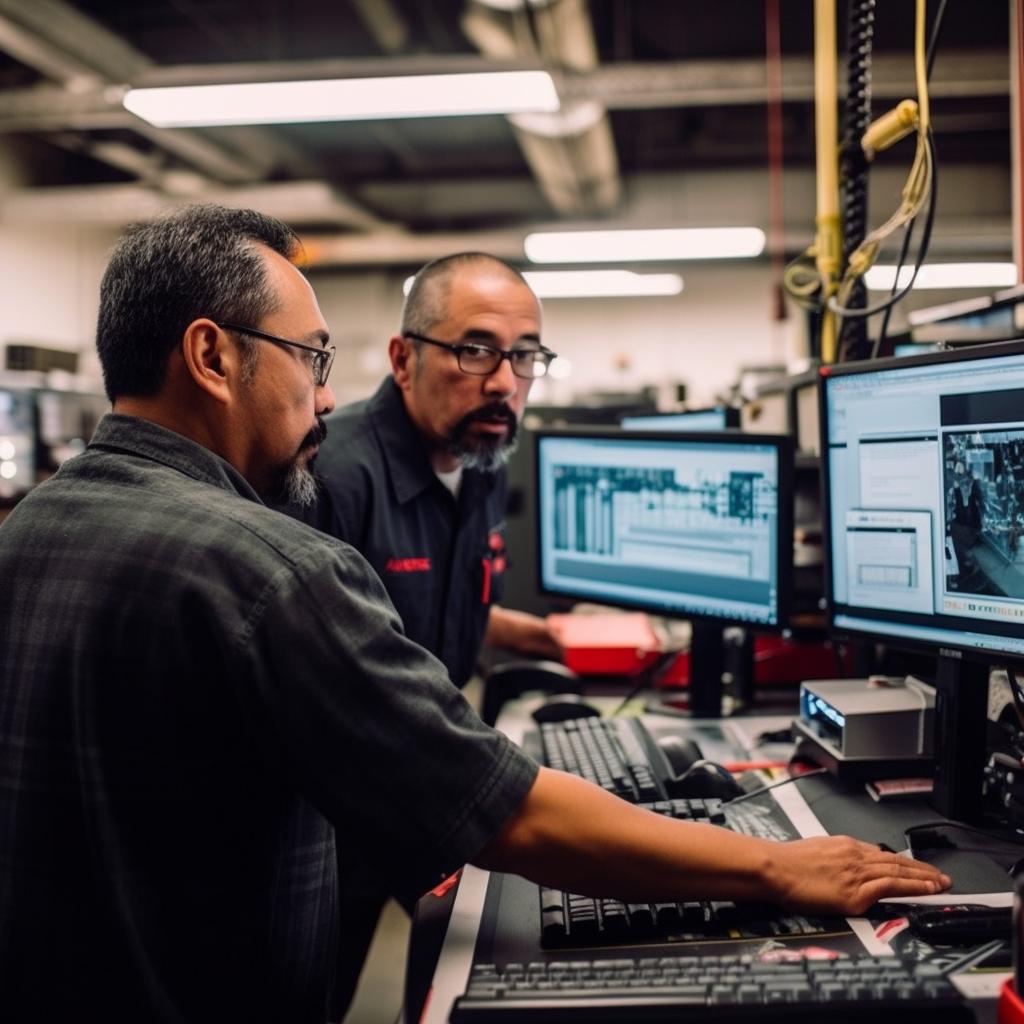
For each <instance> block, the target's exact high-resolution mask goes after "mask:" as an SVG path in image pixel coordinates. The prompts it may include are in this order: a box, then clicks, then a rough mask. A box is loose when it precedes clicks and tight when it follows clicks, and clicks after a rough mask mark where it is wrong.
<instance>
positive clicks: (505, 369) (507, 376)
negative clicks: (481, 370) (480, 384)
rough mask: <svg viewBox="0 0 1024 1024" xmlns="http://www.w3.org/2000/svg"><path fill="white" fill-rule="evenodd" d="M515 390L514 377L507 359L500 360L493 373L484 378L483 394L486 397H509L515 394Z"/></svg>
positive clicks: (510, 363)
mask: <svg viewBox="0 0 1024 1024" xmlns="http://www.w3.org/2000/svg"><path fill="white" fill-rule="evenodd" d="M516 388H517V385H516V375H515V374H514V373H513V372H512V362H511V360H509V359H502V361H501V362H500V363H498V368H497V369H496V370H495V371H494V373H492V374H489V375H488V376H487V377H485V378H484V393H485V394H488V395H504V396H505V397H509V396H511V395H514V394H515V393H516Z"/></svg>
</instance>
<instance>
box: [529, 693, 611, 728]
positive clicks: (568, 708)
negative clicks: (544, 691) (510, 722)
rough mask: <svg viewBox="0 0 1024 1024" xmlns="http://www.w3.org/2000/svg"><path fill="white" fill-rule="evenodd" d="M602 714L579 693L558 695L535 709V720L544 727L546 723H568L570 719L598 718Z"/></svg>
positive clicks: (549, 698)
mask: <svg viewBox="0 0 1024 1024" xmlns="http://www.w3.org/2000/svg"><path fill="white" fill-rule="evenodd" d="M600 714H601V712H600V711H598V710H597V708H595V707H594V706H593V704H588V703H587V702H586V701H585V700H584V699H583V698H582V697H581V696H580V695H579V694H578V693H556V694H555V695H554V696H551V697H548V699H547V700H546V701H544V703H543V704H541V705H540V706H539V707H537V708H535V709H534V711H533V720H534V721H535V722H536V723H537V724H538V725H543V724H544V723H545V722H567V721H568V720H569V719H570V718H596V717H597V716H598V715H600Z"/></svg>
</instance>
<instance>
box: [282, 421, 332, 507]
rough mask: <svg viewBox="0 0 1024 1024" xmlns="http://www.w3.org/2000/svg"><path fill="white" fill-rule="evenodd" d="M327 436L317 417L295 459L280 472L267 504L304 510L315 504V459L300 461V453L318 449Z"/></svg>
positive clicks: (316, 490) (316, 488)
mask: <svg viewBox="0 0 1024 1024" xmlns="http://www.w3.org/2000/svg"><path fill="white" fill-rule="evenodd" d="M326 436H327V424H325V423H324V421H323V420H322V419H321V418H320V417H319V416H317V418H316V426H315V427H314V428H313V429H312V430H311V431H310V432H309V433H308V434H307V435H306V436H305V437H304V438H303V439H302V444H301V445H299V450H298V451H297V452H296V453H295V457H294V458H293V459H292V461H291V462H290V463H288V465H287V466H285V467H284V469H283V470H282V471H281V472H280V474H279V475H278V477H277V479H276V480H275V481H274V484H273V486H272V487H271V490H270V495H269V501H268V504H271V505H278V506H280V505H286V506H288V507H290V508H294V509H305V508H309V507H310V506H311V505H313V504H315V502H316V499H317V495H318V493H319V488H318V486H317V481H316V477H315V476H314V475H313V463H314V462H315V461H316V459H315V458H313V459H310V460H309V461H307V462H303V461H302V453H303V452H305V451H308V450H309V449H310V448H313V447H318V446H319V445H320V443H321V442H322V441H323V439H324V438H325V437H326Z"/></svg>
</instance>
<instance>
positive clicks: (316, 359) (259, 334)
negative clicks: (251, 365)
mask: <svg viewBox="0 0 1024 1024" xmlns="http://www.w3.org/2000/svg"><path fill="white" fill-rule="evenodd" d="M217 326H218V327H221V328H223V329H224V330H226V331H237V332H238V333H239V334H246V335H248V336H249V337H252V338H259V339H260V341H272V342H274V344H275V345H288V346H290V347H291V348H301V349H302V350H303V352H309V353H310V356H309V361H310V364H311V367H312V370H313V383H314V384H315V385H316V386H317V387H318V388H322V387H323V386H324V385H325V384H326V383H327V375H328V374H329V373H330V372H331V366H332V365H333V364H334V354H335V352H336V351H337V350H336V349H335V347H334V346H333V345H332V346H331V347H330V348H316V347H315V346H313V345H303V344H302V343H301V342H298V341H289V340H288V339H287V338H279V337H278V336H277V335H276V334H267V332H266V331H257V330H256V329H255V328H253V327H246V326H244V325H243V324H232V323H228V322H227V321H223V322H220V323H218V324H217Z"/></svg>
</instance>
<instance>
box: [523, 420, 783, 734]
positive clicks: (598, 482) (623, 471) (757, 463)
mask: <svg viewBox="0 0 1024 1024" xmlns="http://www.w3.org/2000/svg"><path fill="white" fill-rule="evenodd" d="M535 443H536V456H535V461H536V495H537V537H538V568H539V574H538V579H539V583H540V589H541V590H542V591H544V592H545V593H550V594H556V595H560V596H563V597H570V598H574V599H576V600H586V601H596V602H600V603H606V604H614V605H620V606H623V607H626V608H638V609H642V610H644V611H649V612H652V613H654V614H659V615H669V616H678V617H681V618H688V619H690V620H692V623H693V627H694V628H693V641H692V646H691V652H690V706H691V709H692V710H693V711H694V713H695V714H705V713H706V714H713V715H716V716H717V715H718V714H720V713H721V664H722V662H721V659H722V636H721V630H722V627H723V626H724V625H743V626H748V627H752V628H758V629H765V630H779V629H781V628H782V627H783V626H784V625H785V623H786V617H787V613H788V606H789V598H790V591H791V580H792V555H793V518H792V510H793V502H792V441H791V439H790V438H789V437H786V436H767V435H759V436H757V437H745V436H744V435H742V434H739V433H736V432H722V433H706V434H672V433H653V432H646V431H643V432H641V431H636V432H633V431H629V432H623V431H618V432H610V431H602V430H584V429H582V428H580V429H575V430H559V431H543V432H541V433H539V434H538V435H537V437H536V442H535Z"/></svg>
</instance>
